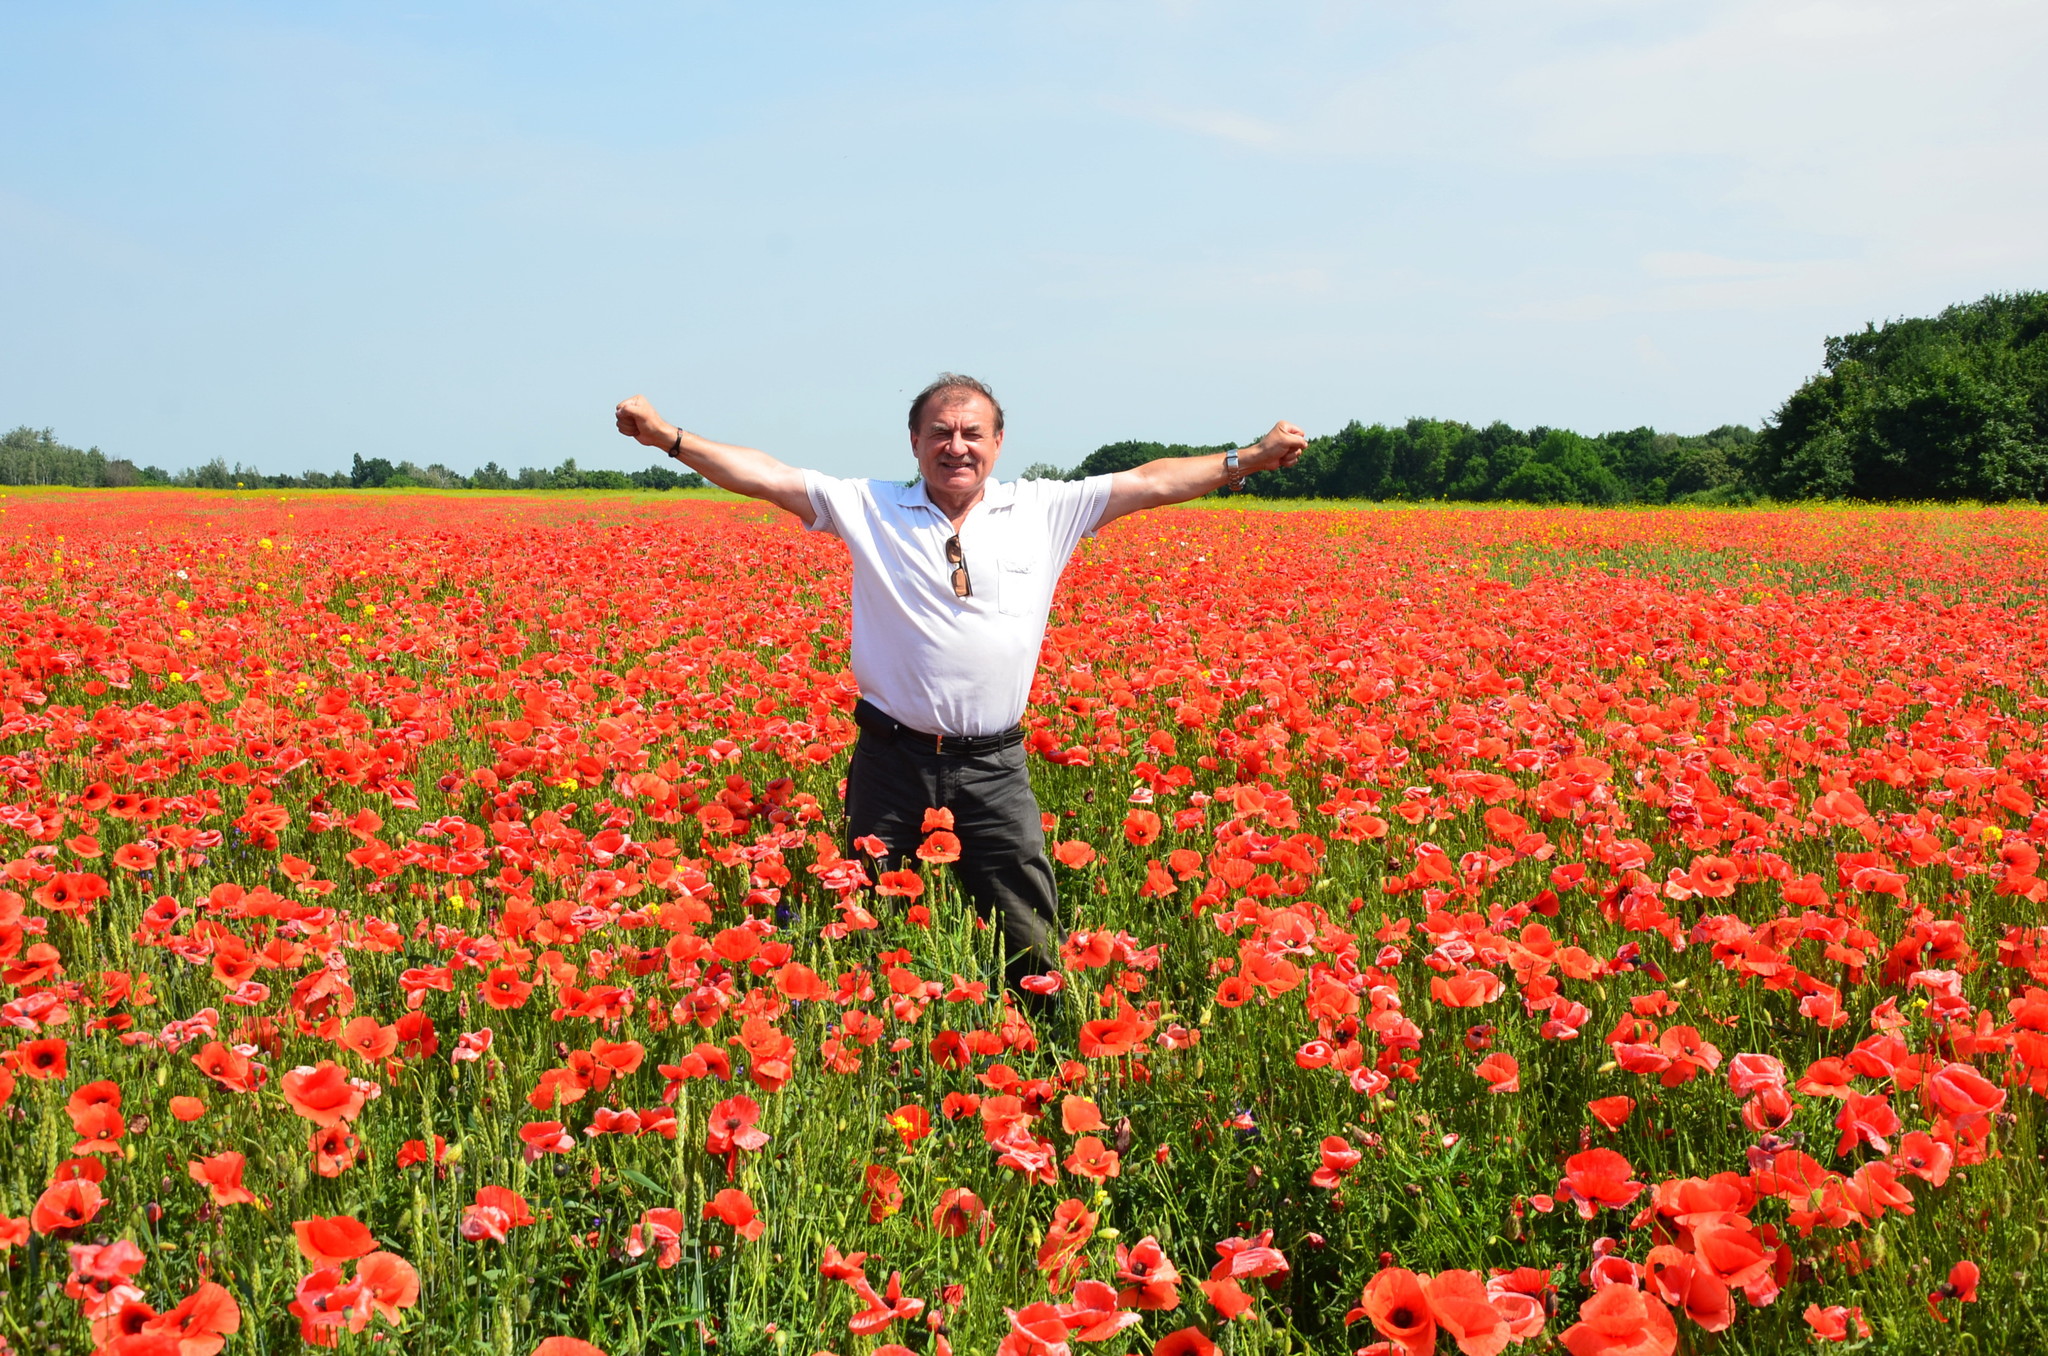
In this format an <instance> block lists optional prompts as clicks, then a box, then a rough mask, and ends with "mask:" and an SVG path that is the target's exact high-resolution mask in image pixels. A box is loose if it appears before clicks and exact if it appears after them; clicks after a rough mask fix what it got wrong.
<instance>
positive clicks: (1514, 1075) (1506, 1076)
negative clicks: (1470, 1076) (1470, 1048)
mask: <svg viewBox="0 0 2048 1356" xmlns="http://www.w3.org/2000/svg"><path fill="white" fill-rule="evenodd" d="M1472 1072H1473V1073H1475V1074H1478V1075H1479V1076H1480V1077H1481V1078H1483V1079H1485V1080H1486V1082H1487V1089H1486V1090H1487V1091H1488V1092H1520V1091H1521V1090H1522V1066H1521V1065H1520V1063H1518V1062H1517V1061H1516V1059H1515V1057H1514V1056H1513V1055H1510V1054H1505V1053H1500V1052H1496V1053H1494V1054H1491V1055H1488V1056H1487V1057H1486V1058H1485V1059H1482V1060H1480V1061H1479V1063H1478V1064H1477V1065H1476V1066H1474V1068H1473V1070H1472Z"/></svg>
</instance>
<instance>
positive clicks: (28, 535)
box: [0, 492, 2048, 1356]
mask: <svg viewBox="0 0 2048 1356" xmlns="http://www.w3.org/2000/svg"><path fill="white" fill-rule="evenodd" d="M845 570H846V567H845V557H844V553H843V550H842V549H841V548H840V547H839V545H838V544H837V543H836V542H834V541H830V540H826V539H821V538H817V537H810V536H806V535H804V534H801V533H799V532H798V531H797V530H796V529H795V528H794V526H793V525H791V524H789V523H788V522H787V521H784V520H779V519H778V518H776V517H775V516H774V515H771V514H770V513H768V512H767V511H765V510H760V509H757V508H755V507H753V506H748V505H741V504H735V503H729V502H719V501H707V500H679V499H674V498H670V499H662V500H657V499H654V498H652V497H647V498H637V499H636V498H632V497H628V496H618V497H591V498H586V499H567V498H562V497H547V498H540V497H535V498H521V497H517V496H496V497H492V496H469V497H464V496H434V495H425V494H416V495H391V496H378V495H347V494H338V493H337V494H328V495H304V496H280V495H273V494H250V495H230V494H219V495H212V494H205V493H200V492H155V493H150V492H136V493H115V494H90V493H49V494H34V493H29V494H24V493H19V492H16V493H13V494H10V495H7V496H6V497H0V778H4V792H0V870H4V873H5V877H6V879H5V880H4V881H0V1027H4V1030H0V1048H4V1054H0V1060H4V1062H0V1263H4V1267H0V1339H4V1341H0V1347H4V1348H5V1349H6V1350H8V1351H15V1352H22V1353H31V1352H33V1353H40V1352H45V1351H48V1352H64V1353H69V1352H83V1351H86V1350H96V1351H100V1352H108V1353H166V1354H168V1353H174V1352H175V1353H179V1354H180V1356H210V1353H213V1352H216V1351H221V1350H227V1351H232V1352H237V1353H241V1352H276V1351H291V1350H296V1349H298V1348H299V1347H300V1346H301V1344H303V1343H312V1344H316V1345H322V1346H336V1345H338V1346H339V1347H341V1348H344V1349H348V1348H355V1349H368V1348H367V1347H365V1344H367V1343H374V1342H383V1343H386V1344H387V1345H386V1348H385V1349H397V1350H406V1351H421V1352H444V1351H445V1352H493V1353H500V1354H501V1356H529V1353H533V1352H535V1351H536V1350H538V1351H540V1352H542V1353H544V1354H545V1356H576V1354H578V1353H581V1354H583V1356H587V1354H588V1353H589V1352H591V1351H592V1350H597V1351H602V1352H607V1353H610V1354H611V1356H624V1354H625V1353H637V1352H642V1351H650V1352H683V1351H687V1352H702V1351H711V1350H716V1351H720V1352H729V1353H750V1352H773V1353H789V1354H790V1356H811V1353H815V1352H821V1351H824V1352H836V1353H840V1356H856V1354H857V1353H892V1354H900V1353H906V1352H909V1353H937V1352H944V1351H957V1352H960V1353H963V1356H964V1354H965V1353H989V1352H1000V1353H1002V1354H1003V1356H1067V1353H1070V1352H1071V1353H1074V1356H1081V1353H1083V1352H1094V1351H1099V1352H1102V1353H1104V1356H1115V1354H1116V1353H1121V1352H1144V1351H1149V1352H1154V1353H1159V1356H1184V1354H1186V1353H1205V1352H1210V1351H1217V1350H1221V1351H1226V1352H1231V1353H1245V1354H1247V1356H1249V1354H1251V1353H1280V1352H1351V1351H1358V1350H1361V1349H1362V1350H1365V1351H1370V1352H1373V1353H1376V1354H1383V1356H1423V1353H1427V1352H1432V1351H1436V1352H1449V1351H1452V1350H1457V1351H1460V1352H1464V1353H1467V1354H1468V1356H1491V1353H1495V1352H1500V1351H1503V1350H1506V1349H1510V1348H1513V1349H1515V1350H1517V1351H1526V1352H1539V1351H1548V1350H1553V1349H1558V1348H1562V1349H1564V1350H1567V1351H1569V1352H1571V1353H1573V1356H1592V1353H1629V1354H1630V1356H1655V1354H1657V1353H1669V1352H1673V1351H1675V1350H1685V1351H1692V1352H1707V1351H1727V1352H1736V1351H1744V1352H1747V1351H1785V1350H1791V1349H1796V1348H1801V1347H1805V1346H1807V1344H1809V1343H1817V1344H1820V1345H1822V1346H1825V1345H1826V1344H1828V1343H1831V1342H1841V1343H1846V1344H1848V1345H1850V1346H1854V1345H1857V1344H1859V1343H1863V1342H1865V1341H1866V1340H1867V1341H1869V1342H1872V1343H1874V1344H1876V1345H1879V1346H1881V1347H1882V1348H1883V1349H1887V1350H1927V1351H1959V1350H1968V1349H1975V1350H1981V1351H2018V1350H2042V1349H2044V1348H2048V1302H2044V1301H2043V1300H2042V1299H2041V1298H2040V1295H2039V1286H2038V1284H2037V1282H2036V1280H2035V1276H2034V1273H2035V1271H2036V1269H2037V1268H2038V1267H2039V1266H2040V1258H2039V1254H2040V1250H2041V1246H2042V1235H2043V1230H2044V1229H2048V1221H2044V1217H2043V1214H2042V1206H2041V1202H2042V1200H2043V1199H2044V1190H2043V1172H2042V1164H2043V1158H2042V1146H2041V1145H2040V1144H2039V1143H2038V1141H2037V1133H2038V1129H2037V1127H2038V1126H2039V1124H2040V1108H2041V1105H2042V1102H2041V1099H2042V1095H2043V1093H2044V1092H2048V927H2044V926H2043V922H2044V913H2043V902H2044V900H2048V876H2043V875H2041V874H2040V871H2041V867H2040V850H2041V845H2042V843H2043V841H2044V839H2048V806H2044V803H2043V797H2044V796H2048V751H2044V728H2048V727H2044V721H2048V684H2044V677H2043V672H2044V667H2048V624H2044V616H2048V613H2044V607H2043V604H2044V602H2048V518H2044V517H2043V516H2041V515H2039V514H2036V513H2031V512H2024V511H2012V512H1994V511H1982V512H1968V511H1898V512H1875V511H1861V510H1847V509H1844V510H1824V511H1802V512H1792V511H1787V512H1758V511H1746V512H1720V513H1713V512H1685V511H1654V512H1621V511H1615V512H1592V511H1577V510H1571V511H1565V510H1556V511H1549V510H1541V511H1539V510H1526V511H1525V510H1509V511H1499V510H1495V511H1469V512H1468V511H1454V510H1444V509H1412V510H1385V509H1380V510H1360V511H1341V512H1340V511H1303V512H1257V511H1230V510H1228V509H1225V510H1209V509H1187V510H1176V511H1169V512H1163V513H1154V514H1150V515H1146V516H1143V517H1140V518H1137V519H1132V520H1127V521H1125V522H1123V523H1119V524H1117V525H1115V526H1113V527H1112V528H1110V529H1109V530H1107V531H1105V532H1104V533H1103V535H1102V536H1101V538H1099V539H1097V540H1095V541H1092V542H1090V543H1086V544H1084V546H1083V548H1082V551H1081V553H1080V554H1079V555H1078V556H1077V557H1076V559H1075V561H1074V563H1073V565H1072V566H1071V567H1070V569H1069V571H1068V574H1067V578H1066V582H1065V584H1064V585H1063V587H1062V592H1061V596H1060V602H1059V605H1058V606H1057V608H1056V609H1055V614H1054V619H1053V627H1052V630H1051V632H1050V634H1049V636H1048V639H1047V643H1046V647H1045V652H1044V656H1043V665H1042V668H1041V672H1040V676H1039V679H1038V682H1037V684H1036V686H1035V689H1034V693H1033V699H1034V700H1033V708H1032V714H1031V716H1030V717H1029V721H1030V724H1031V726H1032V733H1031V738H1030V747H1031V749H1032V751H1033V753H1034V754H1035V755H1036V759H1035V770H1034V776H1035V777H1036V778H1037V780H1038V784H1039V790H1040V799H1041V801H1042V802H1043V804H1044V806H1045V808H1046V810H1047V812H1048V814H1047V819H1048V827H1049V837H1050V838H1051V840H1052V841H1053V843H1054V844H1055V845H1056V847H1055V855H1056V858H1057V861H1058V863H1059V866H1058V868H1057V869H1058V870H1059V872H1060V874H1061V877H1062V882H1063V897H1064V909H1065V921H1066V926H1067V928H1068V929H1069V936H1068V939H1067V942H1066V945H1065V949H1064V966H1063V968H1062V970H1061V972H1060V973H1059V974H1058V975H1057V976H1056V977H1054V978H1053V979H1051V980H1050V981H1047V982H1044V983H1043V984H1042V987H1044V988H1045V989H1047V990H1048V991H1049V993H1048V999H1049V1002H1048V1003H1047V1005H1046V1006H1047V1008H1048V1010H1047V1011H1044V1012H1039V1013H1037V1014H1035V1015H1034V1014H1032V1013H1030V1012H1027V1011H1026V1010H1024V1009H1023V1008H1022V1007H1021V1006H1020V1005H1019V1004H1017V1003H1016V1002H1013V1001H1012V1000H1011V999H1010V998H1008V997H1006V996H1005V994H1004V992H1003V988H1002V985H1001V982H1000V978H999V974H998V971H997V964H998V962H997V958H996V956H995V954H994V950H993V945H994V944H993V934H992V933H991V932H990V931H988V930H986V929H983V928H981V927H979V926H977V925H976V924H975V922H974V920H973V918H972V916H971V914H969V913H967V911H965V910H964V909H963V908H962V907H961V905H960V903H959V901H958V898H957V895H956V892H955V890H954V888H953V886H952V884H951V882H950V880H949V875H948V868H947V864H946V863H947V860H948V858H949V857H950V856H951V853H950V851H949V850H948V843H949V840H950V835H948V834H947V833H946V832H945V828H944V823H943V821H944V815H943V814H942V813H935V814H934V815H933V816H932V819H931V832H932V838H931V840H930V841H929V843H928V845H927V850H926V851H925V852H924V853H923V854H922V856H923V857H924V858H925V859H926V860H925V863H924V865H923V866H922V868H921V869H920V870H919V871H917V872H903V873H889V874H887V875H884V876H882V878H880V879H878V880H872V881H871V880H870V875H871V872H870V870H869V862H868V861H867V860H866V859H865V858H864V857H863V855H862V853H861V851H860V848H859V845H856V844H849V843H847V842H845V841H844V837H843V817H842V813H841V808H840V800H839V782H840V778H841V777H842V776H843V774H844V769H845V763H846V754H847V750H848V748H849V745H850V743H851V741H852V739H853V737H854V727H853V724H852V722H851V720H850V718H849V711H850V709H851V707H852V705H853V701H854V697H855V692H854V689H853V686H852V681H851V678H850V676H849V675H848V673H847V671H846V666H845V656H846V640H847V635H846V618H845V613H844V595H845ZM933 808H934V811H935V812H941V811H943V810H944V808H945V807H933ZM992 975H996V976H998V977H997V978H996V979H994V981H993V982H992V980H991V976H992Z"/></svg>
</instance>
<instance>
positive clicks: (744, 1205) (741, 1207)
mask: <svg viewBox="0 0 2048 1356" xmlns="http://www.w3.org/2000/svg"><path fill="white" fill-rule="evenodd" d="M704 1218H705V1219H715V1220H717V1221H719V1222H720V1223H721V1224H729V1225H731V1226H732V1227H733V1230H734V1232H736V1233H738V1234H739V1236H740V1237H741V1238H743V1239H745V1240H746V1241H747V1242H749V1243H752V1242H754V1241H755V1240H756V1239H758V1238H760V1237H761V1235H762V1234H764V1233H766V1232H767V1230H768V1224H767V1221H765V1220H762V1219H760V1218H758V1217H757V1216H756V1215H755V1213H754V1202H753V1200H752V1199H751V1198H750V1197H749V1196H748V1195H747V1193H746V1192H744V1191H738V1190H735V1189H734V1188H732V1187H727V1188H726V1189H725V1190H723V1191H721V1192H719V1193H718V1194H717V1195H716V1196H713V1197H712V1198H711V1199H710V1200H708V1201H706V1202H705V1203H704Z"/></svg>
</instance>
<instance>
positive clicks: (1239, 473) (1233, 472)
mask: <svg viewBox="0 0 2048 1356" xmlns="http://www.w3.org/2000/svg"><path fill="white" fill-rule="evenodd" d="M1223 474H1224V475H1227V476H1229V477H1230V478H1231V479H1232V480H1239V479H1242V478H1243V477H1244V476H1245V474H1246V472H1245V469H1244V468H1243V467H1242V466H1240V465H1238V462H1237V449H1236V448H1234V447H1233V448H1231V449H1230V450H1229V451H1228V452H1225V453H1224V454H1223Z"/></svg>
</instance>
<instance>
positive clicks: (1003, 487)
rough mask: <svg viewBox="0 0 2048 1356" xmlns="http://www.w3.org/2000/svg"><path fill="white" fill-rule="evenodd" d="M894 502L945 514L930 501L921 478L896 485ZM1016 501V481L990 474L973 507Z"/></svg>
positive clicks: (1005, 506)
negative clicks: (979, 497)
mask: <svg viewBox="0 0 2048 1356" xmlns="http://www.w3.org/2000/svg"><path fill="white" fill-rule="evenodd" d="M896 502H897V503H899V504H902V505H904V506H905V507H906V508H916V507H917V506H918V505H920V504H921V505H923V506H924V507H926V508H928V509H930V510H931V511H932V512H933V513H936V514H938V515H939V516H940V517H942V518H943V517H945V516H946V515H945V512H944V511H943V510H942V509H940V508H939V506H938V505H937V504H934V503H933V502H932V498H931V496H930V495H929V494H926V493H925V488H924V481H922V480H919V481H917V482H916V483H915V484H910V485H898V486H897V487H896ZM1016 502H1017V482H1016V481H1014V480H997V479H996V478H995V477H994V476H990V477H989V478H988V480H987V481H985V482H984V483H983V484H982V487H981V503H979V504H977V505H976V506H975V507H977V508H990V509H1001V508H1009V507H1011V506H1013V505H1014V504H1015V503H1016ZM970 511H971V510H970Z"/></svg>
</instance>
